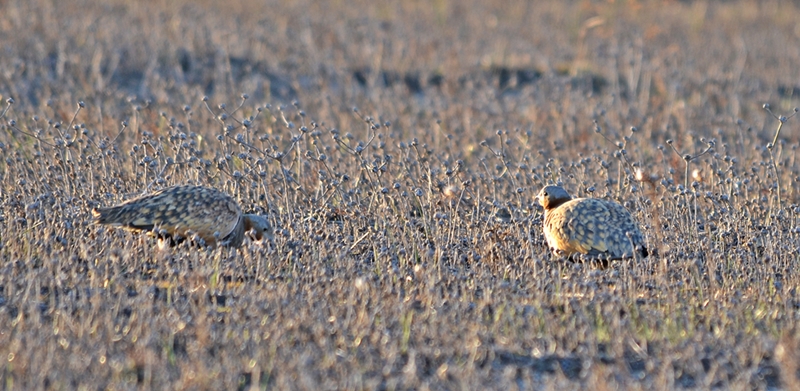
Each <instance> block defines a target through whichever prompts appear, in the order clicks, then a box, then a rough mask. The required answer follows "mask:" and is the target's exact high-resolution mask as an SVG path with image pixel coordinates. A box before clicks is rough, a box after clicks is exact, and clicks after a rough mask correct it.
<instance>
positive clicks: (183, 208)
mask: <svg viewBox="0 0 800 391" xmlns="http://www.w3.org/2000/svg"><path fill="white" fill-rule="evenodd" d="M92 216H94V218H95V223H97V224H105V225H111V226H117V227H125V228H128V229H132V230H138V231H152V230H153V229H154V228H155V229H156V230H159V231H161V230H163V231H162V232H165V233H166V235H167V236H169V237H171V238H173V239H176V240H181V239H185V238H191V237H192V236H193V235H197V237H199V238H201V239H203V241H204V242H205V244H206V245H210V246H216V245H217V244H221V245H223V246H231V247H239V246H240V245H241V244H242V242H243V240H244V234H245V232H247V231H249V230H251V229H252V230H254V231H255V237H256V239H261V238H263V237H265V236H266V237H268V238H271V237H272V227H271V226H270V224H269V222H268V221H267V219H266V218H264V217H262V216H258V215H252V214H244V213H242V210H241V208H240V207H239V205H238V204H237V203H236V201H234V199H233V198H231V197H230V196H229V195H227V194H225V193H223V192H221V191H219V190H217V189H213V188H210V187H203V186H175V187H170V188H166V189H163V190H160V191H158V192H156V193H153V194H149V195H145V196H142V197H139V198H136V199H133V200H129V201H127V202H125V203H123V204H120V205H117V206H113V207H110V208H96V209H93V210H92ZM215 233H216V235H215ZM217 239H219V243H217Z"/></svg>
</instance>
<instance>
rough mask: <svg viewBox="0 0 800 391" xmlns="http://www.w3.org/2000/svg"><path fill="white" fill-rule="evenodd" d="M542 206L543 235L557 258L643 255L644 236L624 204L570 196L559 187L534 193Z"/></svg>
mask: <svg viewBox="0 0 800 391" xmlns="http://www.w3.org/2000/svg"><path fill="white" fill-rule="evenodd" d="M536 198H537V200H538V201H539V204H541V205H542V207H543V208H544V224H543V228H544V237H545V239H546V240H547V245H548V246H549V247H550V249H551V250H552V251H553V254H555V255H556V256H558V257H566V258H568V259H571V260H599V261H603V262H607V261H610V260H618V259H623V258H633V257H634V251H635V253H636V256H639V257H646V256H647V254H648V252H647V248H645V245H644V237H643V236H642V231H641V230H640V229H639V226H638V225H637V223H636V221H635V220H634V219H633V216H631V214H630V213H629V212H628V211H627V210H626V209H625V207H624V206H622V205H620V204H618V203H616V202H613V201H606V200H602V199H598V198H575V199H573V198H572V197H570V195H569V193H567V191H566V190H564V189H563V188H561V187H559V186H546V187H545V188H544V189H542V190H541V191H540V192H539V195H537V196H536Z"/></svg>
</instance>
